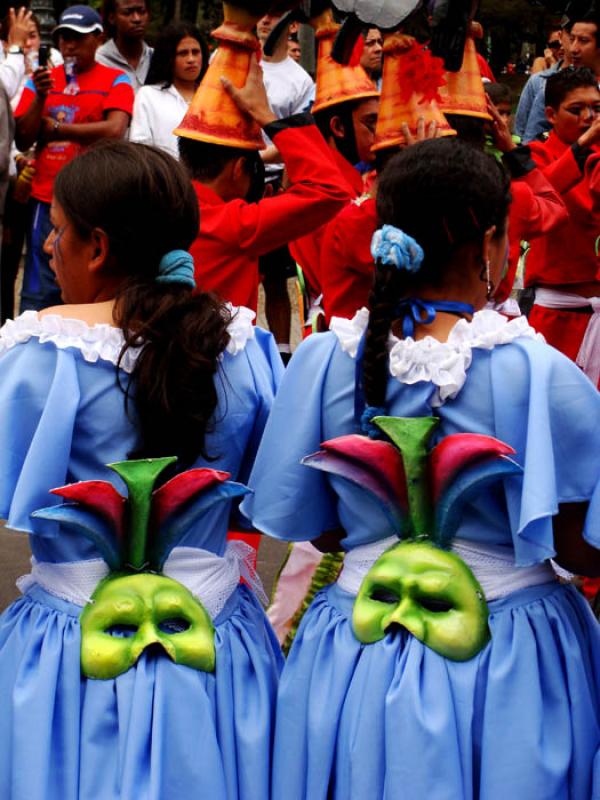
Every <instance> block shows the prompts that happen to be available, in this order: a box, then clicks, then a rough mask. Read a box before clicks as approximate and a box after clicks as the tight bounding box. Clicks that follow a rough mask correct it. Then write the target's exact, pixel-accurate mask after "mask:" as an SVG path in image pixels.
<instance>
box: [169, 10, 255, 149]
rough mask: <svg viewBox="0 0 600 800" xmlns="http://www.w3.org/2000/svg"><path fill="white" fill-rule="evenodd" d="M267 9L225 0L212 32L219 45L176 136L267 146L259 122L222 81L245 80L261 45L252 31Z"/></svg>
mask: <svg viewBox="0 0 600 800" xmlns="http://www.w3.org/2000/svg"><path fill="white" fill-rule="evenodd" d="M256 5H257V6H259V5H260V3H256ZM265 11H266V9H264V8H261V9H260V10H259V9H258V8H257V9H256V11H252V12H250V11H248V10H247V9H246V8H242V7H238V6H235V5H233V4H232V3H228V2H225V3H223V13H224V21H223V24H222V25H221V26H220V27H219V28H217V29H216V30H215V31H213V32H212V35H213V36H214V38H215V39H216V40H217V41H218V43H219V44H218V48H217V50H216V52H215V55H214V57H213V59H212V61H211V62H210V65H209V67H208V69H207V71H206V74H205V75H204V77H203V78H202V81H201V83H200V85H199V86H198V89H197V90H196V94H195V95H194V97H193V99H192V102H191V103H190V107H189V109H188V111H187V113H186V115H185V117H184V118H183V120H182V121H181V123H180V124H179V126H178V127H177V128H175V130H174V131H173V133H174V134H175V135H176V136H183V137H185V138H186V139H196V140H198V141H200V142H208V143H210V144H221V145H225V146H226V147H239V148H241V149H243V150H262V149H263V148H264V147H265V144H264V141H263V138H262V134H261V131H260V128H259V126H258V125H257V124H256V123H255V122H254V120H253V119H252V118H251V117H249V116H248V115H247V114H244V113H243V112H242V111H240V109H239V108H238V107H237V105H236V104H235V102H234V101H233V100H232V98H231V97H230V96H229V94H228V93H227V91H226V90H225V87H224V86H223V84H222V82H221V76H224V77H227V78H229V80H230V81H231V83H232V84H233V85H234V86H236V87H237V88H241V87H243V86H244V84H245V83H246V79H247V78H248V71H249V68H250V58H251V57H252V54H253V53H257V52H258V51H259V49H260V45H259V42H258V39H257V38H256V36H255V35H254V33H253V31H254V28H255V26H256V23H257V22H258V20H259V19H260V18H261V17H262V16H263V14H264V13H265Z"/></svg>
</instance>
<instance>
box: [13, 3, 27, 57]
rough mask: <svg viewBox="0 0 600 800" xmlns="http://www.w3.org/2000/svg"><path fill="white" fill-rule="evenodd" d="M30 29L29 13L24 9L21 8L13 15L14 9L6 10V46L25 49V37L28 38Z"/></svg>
mask: <svg viewBox="0 0 600 800" xmlns="http://www.w3.org/2000/svg"><path fill="white" fill-rule="evenodd" d="M30 28H31V11H27V9H26V8H24V7H23V6H21V8H20V9H19V10H18V11H17V13H16V14H15V10H14V8H9V10H8V36H7V41H8V46H9V47H14V46H15V45H16V46H17V47H22V48H23V49H25V45H26V44H27V37H28V36H29V29H30Z"/></svg>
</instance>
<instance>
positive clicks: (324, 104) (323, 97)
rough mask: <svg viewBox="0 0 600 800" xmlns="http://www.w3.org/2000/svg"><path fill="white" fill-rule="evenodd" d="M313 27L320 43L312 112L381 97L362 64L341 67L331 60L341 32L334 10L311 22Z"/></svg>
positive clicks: (329, 10)
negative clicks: (339, 31)
mask: <svg viewBox="0 0 600 800" xmlns="http://www.w3.org/2000/svg"><path fill="white" fill-rule="evenodd" d="M310 24H311V25H312V27H313V28H314V30H315V37H316V39H317V42H318V43H319V49H318V56H317V87H316V92H315V102H314V105H313V108H312V110H313V112H315V111H323V110H324V109H326V108H329V107H330V106H336V105H339V104H340V103H347V102H349V101H351V100H366V99H368V98H370V97H379V91H378V89H377V87H376V86H375V84H374V83H373V81H372V80H371V79H370V78H369V76H368V75H367V73H366V72H365V70H364V69H363V68H362V67H361V66H360V64H355V65H353V64H348V65H346V64H338V63H337V61H334V60H333V58H332V57H331V51H332V50H333V42H334V39H335V37H336V35H337V32H338V30H339V28H340V26H339V25H337V24H336V23H335V22H334V19H333V14H332V12H331V9H327V11H325V12H323V14H321V15H320V16H319V17H316V18H315V19H312V20H311V21H310Z"/></svg>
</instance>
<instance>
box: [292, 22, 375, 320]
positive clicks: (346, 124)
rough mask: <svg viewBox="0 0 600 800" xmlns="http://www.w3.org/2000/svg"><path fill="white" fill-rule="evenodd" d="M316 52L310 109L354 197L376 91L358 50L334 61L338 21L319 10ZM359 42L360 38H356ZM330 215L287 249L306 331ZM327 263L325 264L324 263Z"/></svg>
mask: <svg viewBox="0 0 600 800" xmlns="http://www.w3.org/2000/svg"><path fill="white" fill-rule="evenodd" d="M313 27H314V28H315V30H316V37H317V41H318V42H319V55H318V61H317V85H316V97H315V103H314V106H313V109H312V113H313V115H314V118H315V121H316V123H317V126H318V128H319V130H320V131H321V133H322V134H323V137H324V138H325V140H326V141H327V144H328V145H329V147H330V151H331V157H332V159H333V160H334V162H335V164H336V166H337V167H338V169H339V171H340V173H341V175H342V176H343V178H344V180H345V181H346V184H347V188H348V191H349V193H350V195H351V197H352V198H353V199H356V198H359V197H361V196H362V195H363V194H364V193H365V181H364V173H365V172H366V171H367V170H368V169H369V167H370V166H373V162H374V156H373V154H372V153H371V147H372V146H373V144H374V143H375V126H376V124H377V112H378V110H379V91H378V90H377V88H376V86H375V84H374V83H373V82H372V81H371V79H370V78H369V77H368V76H367V74H366V72H365V70H364V69H363V68H362V67H361V66H360V65H359V63H358V61H359V54H358V53H357V55H356V57H353V58H352V59H351V61H350V63H349V64H348V65H342V64H338V63H337V62H336V61H334V59H333V58H332V57H331V49H332V47H333V41H334V38H335V35H336V32H337V29H338V26H337V25H335V23H333V19H332V18H329V17H327V16H326V15H323V16H321V17H319V18H318V19H317V20H315V21H314V23H313ZM359 41H360V44H361V45H362V38H361V39H360V40H359ZM333 224H335V218H334V220H332V221H330V222H328V223H327V224H326V225H323V226H321V227H320V228H318V229H317V230H315V231H312V232H311V233H309V234H307V235H306V236H303V237H302V238H300V239H297V240H296V241H294V242H292V243H291V244H290V252H291V254H292V256H293V257H294V259H295V260H296V262H297V263H298V265H299V266H300V267H301V269H302V272H303V275H304V280H305V286H306V294H307V300H308V306H309V307H308V309H307V314H306V320H307V330H306V332H307V333H310V331H311V326H312V323H313V320H314V319H315V317H317V316H319V315H320V313H321V307H320V299H321V297H320V296H321V295H322V291H323V290H322V284H321V263H320V259H321V247H322V242H323V238H324V237H325V236H326V231H327V230H328V228H329V226H331V225H333ZM325 269H327V265H325Z"/></svg>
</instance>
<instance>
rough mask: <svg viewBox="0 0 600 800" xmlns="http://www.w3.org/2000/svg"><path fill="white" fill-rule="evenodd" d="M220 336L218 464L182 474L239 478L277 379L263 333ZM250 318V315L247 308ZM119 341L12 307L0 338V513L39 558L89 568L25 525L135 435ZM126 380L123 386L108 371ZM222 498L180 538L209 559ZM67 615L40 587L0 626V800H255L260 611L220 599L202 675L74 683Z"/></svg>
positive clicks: (74, 629) (176, 670)
mask: <svg viewBox="0 0 600 800" xmlns="http://www.w3.org/2000/svg"><path fill="white" fill-rule="evenodd" d="M243 311H244V310H242V311H241V312H240V315H239V319H238V320H237V323H236V321H234V323H233V326H232V327H231V328H230V333H231V334H232V341H231V343H230V347H229V348H228V350H229V351H228V352H226V353H225V354H224V355H223V358H222V362H221V366H220V369H219V373H218V376H217V378H216V385H217V387H218V396H219V401H218V408H217V412H216V415H217V419H218V420H219V422H218V425H217V428H216V431H215V432H214V433H212V434H210V435H209V436H208V438H207V447H208V452H209V453H211V454H213V455H216V456H217V459H216V460H215V461H211V462H209V463H203V462H201V461H199V462H198V463H197V465H196V466H209V467H211V468H215V469H220V470H226V471H228V472H231V474H232V476H233V478H234V479H237V480H240V481H242V482H243V481H245V480H246V479H247V477H248V473H249V469H250V467H251V464H252V461H253V458H254V455H255V451H256V448H257V446H258V442H259V440H260V437H261V434H262V430H263V427H264V424H265V421H266V418H267V415H268V413H269V409H270V406H271V403H272V400H273V397H274V393H275V389H276V385H277V383H278V380H279V376H280V371H281V368H280V358H279V356H278V354H277V352H276V350H275V347H274V345H273V342H272V339H271V336H270V334H265V333H264V332H262V331H260V330H259V329H256V330H255V329H253V328H252V326H251V323H250V321H249V319H248V318H247V316H245V315H244V313H243ZM248 313H249V312H248ZM121 344H122V339H121V334H120V331H118V330H116V329H113V328H110V327H109V326H106V325H103V326H96V327H95V328H93V329H92V328H89V327H88V326H87V325H85V323H83V322H81V321H76V320H64V319H61V318H59V317H50V316H49V317H45V318H44V319H43V320H41V321H39V320H38V319H37V317H36V315H35V313H34V312H26V313H25V314H24V315H22V316H21V317H20V318H19V319H17V320H16V321H15V322H14V323H7V326H5V328H4V329H3V332H2V336H1V337H0V351H2V355H1V357H0V442H1V445H0V514H1V515H2V517H4V518H7V519H8V524H9V526H10V527H11V528H15V529H19V530H23V531H28V532H30V543H31V549H32V552H33V555H34V556H35V558H36V559H38V560H39V561H43V562H54V563H61V564H64V563H72V562H81V561H85V560H89V559H94V558H96V559H97V558H98V553H97V552H96V551H95V550H94V548H93V546H92V545H91V544H90V543H88V542H87V541H85V540H83V539H80V538H78V537H77V536H76V535H73V534H72V533H69V532H67V531H65V530H61V529H60V528H58V527H56V529H53V528H52V526H53V525H55V523H49V522H48V521H43V520H31V519H30V513H31V512H32V511H34V510H35V509H37V508H40V507H43V506H48V505H52V504H53V503H57V502H60V500H59V498H56V497H54V496H51V495H49V494H48V490H49V489H50V488H53V487H57V486H61V485H64V484H66V483H71V482H75V481H80V480H88V479H103V480H111V481H113V482H114V483H115V485H116V486H117V488H118V489H119V490H120V491H121V492H123V493H126V490H125V487H124V486H123V485H122V484H120V483H119V479H118V477H117V476H116V475H115V474H114V473H113V472H112V471H111V470H108V469H106V467H105V466H104V465H105V464H107V463H109V462H112V461H115V460H121V459H125V458H127V454H128V452H129V451H130V450H131V449H132V448H133V447H134V446H135V445H136V436H137V434H136V429H135V426H134V424H132V422H131V421H130V420H129V419H128V418H127V417H126V415H125V414H124V405H123V394H122V392H121V390H120V389H119V388H118V387H117V384H116V379H115V375H116V370H115V366H114V362H115V360H116V355H117V354H118V352H119V350H120V346H121ZM122 377H125V376H122ZM229 512H230V507H229V503H222V504H220V505H218V506H214V507H213V509H211V510H210V511H208V512H207V513H206V514H205V515H204V516H203V517H202V518H201V519H200V521H199V522H198V523H197V524H196V525H195V527H194V528H193V530H191V531H190V533H189V534H188V536H187V538H186V539H185V541H184V542H183V543H182V544H184V545H185V546H186V547H197V548H203V549H204V550H209V551H211V552H213V553H216V554H219V555H220V554H222V553H223V552H224V550H225V546H226V533H227V527H228V517H229ZM80 612H81V607H80V606H78V605H74V604H73V603H72V602H69V601H67V600H64V599H61V598H60V597H59V596H56V594H50V593H48V591H46V590H44V589H42V588H41V587H40V586H39V585H34V586H33V587H31V588H30V589H29V590H28V591H27V592H26V594H25V595H24V596H23V597H22V598H20V599H19V600H17V601H16V602H15V603H13V604H12V606H10V607H9V608H8V609H7V610H6V611H5V613H4V614H3V615H2V616H0V708H1V713H0V787H2V789H1V790H0V794H1V795H2V797H3V798H6V800H117V798H120V799H121V800H132V798H136V800H138V798H139V799H140V800H165V798H186V799H187V798H194V797H198V798H200V797H206V798H211V800H234V799H236V798H239V800H265V798H269V796H270V793H269V773H270V751H271V741H272V735H273V732H272V727H273V712H274V704H275V696H276V687H277V682H278V677H279V672H280V670H281V666H282V658H281V655H280V651H279V646H278V644H277V642H276V640H275V638H274V636H273V633H272V631H271V629H270V626H269V624H268V622H267V621H266V617H265V615H264V613H263V610H262V608H261V607H260V605H259V603H258V602H257V600H256V599H255V597H254V595H253V594H252V592H250V591H249V590H248V589H247V588H245V587H240V588H238V589H236V590H234V592H233V594H232V595H231V596H230V598H229V600H228V601H227V603H226V605H225V607H224V608H223V610H222V611H221V612H220V614H219V616H218V617H217V618H216V619H215V620H214V623H215V631H216V633H215V646H216V670H215V672H214V673H204V672H199V671H196V670H194V669H190V668H188V667H185V666H178V665H176V664H174V663H173V662H171V661H170V660H169V659H168V658H167V657H166V656H156V655H150V654H148V655H142V657H141V658H140V660H139V661H138V663H137V665H136V666H135V667H133V668H131V669H130V670H129V671H127V672H125V673H124V674H122V675H120V676H119V677H117V678H116V679H111V680H87V679H85V678H83V677H82V676H81V674H80V666H79V649H80V628H79V620H78V617H79V614H80Z"/></svg>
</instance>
